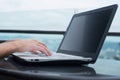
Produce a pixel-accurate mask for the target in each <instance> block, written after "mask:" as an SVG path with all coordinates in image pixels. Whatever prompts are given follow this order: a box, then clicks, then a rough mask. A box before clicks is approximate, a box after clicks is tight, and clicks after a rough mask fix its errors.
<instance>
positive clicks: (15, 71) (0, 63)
mask: <svg viewBox="0 0 120 80" xmlns="http://www.w3.org/2000/svg"><path fill="white" fill-rule="evenodd" d="M0 79H1V80H2V79H4V80H5V79H6V80H11V79H12V80H23V79H27V80H35V79H36V80H37V79H52V80H54V79H59V80H64V79H65V80H66V79H69V80H70V79H73V80H75V79H86V80H88V79H91V80H93V79H95V80H96V79H104V80H106V79H108V80H111V79H113V80H115V79H117V80H120V61H115V60H107V59H98V60H97V61H96V63H95V64H89V65H84V66H81V65H73V64H71V65H59V64H58V65H54V64H53V65H40V64H37V65H36V64H29V65H26V64H21V63H19V62H16V61H14V60H13V59H12V58H6V59H1V60H0Z"/></svg>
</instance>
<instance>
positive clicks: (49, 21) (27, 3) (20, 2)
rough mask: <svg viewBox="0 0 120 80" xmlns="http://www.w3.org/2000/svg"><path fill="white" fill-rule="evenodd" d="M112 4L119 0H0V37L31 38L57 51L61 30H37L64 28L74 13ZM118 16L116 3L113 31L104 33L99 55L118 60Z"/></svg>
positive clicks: (118, 11)
mask: <svg viewBox="0 0 120 80" xmlns="http://www.w3.org/2000/svg"><path fill="white" fill-rule="evenodd" d="M112 4H118V6H119V5H120V1H119V0H90V1H88V0H0V40H11V39H18V38H24V39H29V38H32V39H37V40H40V41H42V42H44V43H45V44H46V45H47V46H48V47H49V49H50V50H51V51H57V49H58V46H59V44H60V42H61V40H62V38H63V34H56V33H55V34H44V33H42V34H37V31H50V32H61V31H62V32H65V31H66V29H67V27H68V25H69V22H70V20H71V18H72V16H73V15H74V14H76V13H80V12H84V11H88V10H93V9H96V8H100V7H104V6H109V5H112ZM119 17H120V8H119V7H118V10H117V13H116V15H115V17H114V20H113V22H112V25H111V27H110V30H109V33H113V35H108V36H107V37H106V40H105V42H104V45H103V47H102V50H101V52H100V55H99V58H102V59H113V60H120V24H119V21H120V18H119ZM6 30H23V31H29V30H32V31H36V33H29V34H28V33H13V32H9V31H6ZM2 31H4V32H2ZM5 31H6V32H5ZM115 34H117V35H115Z"/></svg>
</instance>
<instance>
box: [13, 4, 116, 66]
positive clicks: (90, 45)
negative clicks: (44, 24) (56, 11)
mask: <svg viewBox="0 0 120 80" xmlns="http://www.w3.org/2000/svg"><path fill="white" fill-rule="evenodd" d="M117 7H118V5H117V4H114V5H110V6H106V7H102V8H99V9H95V10H90V11H86V12H82V13H78V14H74V15H73V17H72V19H71V21H70V23H69V26H68V28H67V30H66V33H65V35H64V38H63V40H62V41H61V44H60V45H59V48H58V50H57V52H53V53H52V56H47V57H46V56H41V55H36V54H33V53H31V52H24V53H20V52H15V53H13V54H12V55H13V57H14V58H15V59H16V60H22V61H23V62H24V61H25V62H32V63H36V62H54V61H55V62H59V61H61V62H65V61H66V62H79V63H81V64H89V63H95V61H96V60H97V58H98V55H99V53H100V50H101V47H102V45H103V43H104V40H105V37H106V35H107V33H108V30H109V28H110V25H111V23H112V20H113V18H114V15H115V13H116V10H117ZM51 46H52V45H51Z"/></svg>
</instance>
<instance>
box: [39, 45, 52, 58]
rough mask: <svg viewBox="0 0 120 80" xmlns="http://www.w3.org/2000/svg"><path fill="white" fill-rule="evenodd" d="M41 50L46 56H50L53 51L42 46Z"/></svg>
mask: <svg viewBox="0 0 120 80" xmlns="http://www.w3.org/2000/svg"><path fill="white" fill-rule="evenodd" d="M40 51H41V52H42V53H44V54H45V55H46V56H50V55H51V53H50V52H49V51H48V50H47V49H46V48H43V47H41V48H40Z"/></svg>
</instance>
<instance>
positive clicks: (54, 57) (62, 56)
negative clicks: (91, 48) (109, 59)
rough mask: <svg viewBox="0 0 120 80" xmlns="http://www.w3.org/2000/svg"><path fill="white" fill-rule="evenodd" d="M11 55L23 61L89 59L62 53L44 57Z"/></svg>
mask: <svg viewBox="0 0 120 80" xmlns="http://www.w3.org/2000/svg"><path fill="white" fill-rule="evenodd" d="M13 55H15V56H19V57H21V58H24V59H43V60H44V59H50V60H62V59H64V60H68V59H69V60H70V59H71V60H75V59H76V60H87V59H91V58H84V57H80V56H74V55H68V54H63V53H54V52H53V53H52V55H51V56H45V55H43V54H42V55H41V54H37V55H36V54H33V53H31V52H24V53H19V52H16V53H13Z"/></svg>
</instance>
